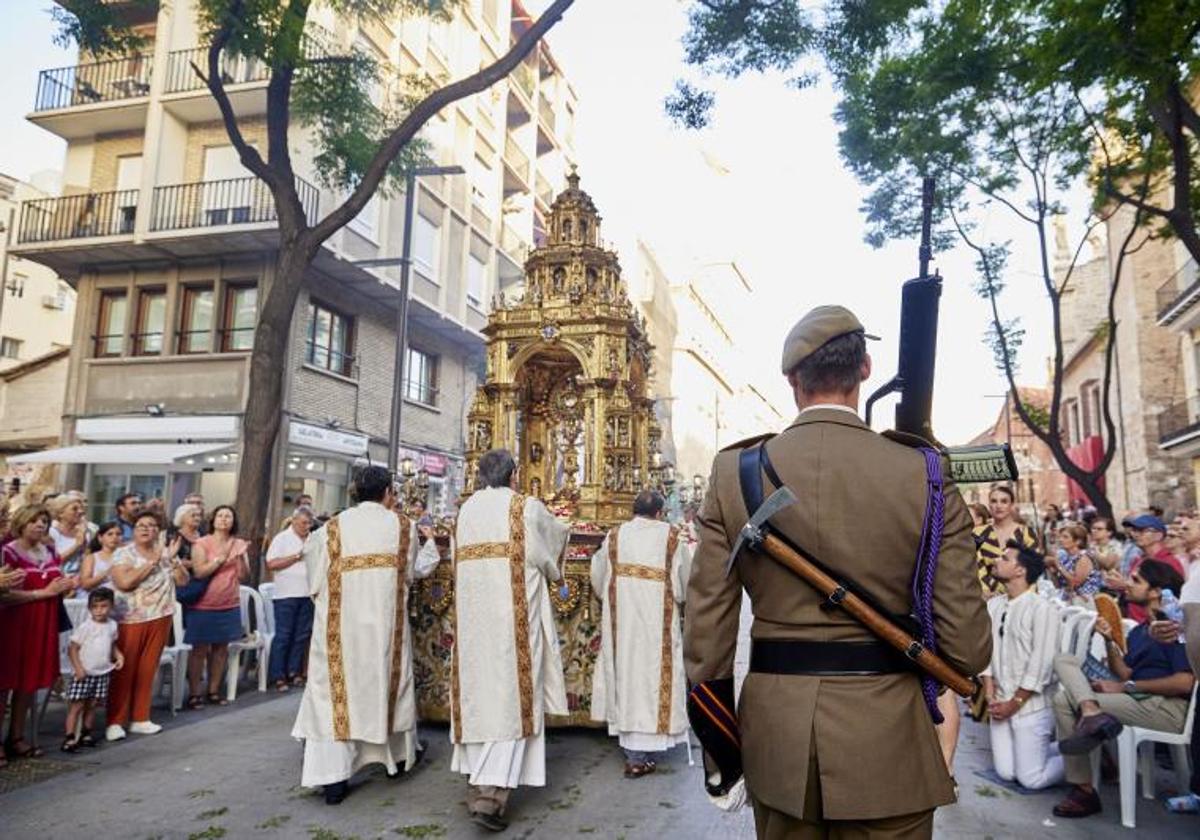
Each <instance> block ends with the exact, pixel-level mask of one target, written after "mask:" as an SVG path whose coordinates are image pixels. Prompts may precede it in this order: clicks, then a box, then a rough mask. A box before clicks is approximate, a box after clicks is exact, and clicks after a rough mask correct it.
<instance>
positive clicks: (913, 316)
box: [865, 177, 1018, 483]
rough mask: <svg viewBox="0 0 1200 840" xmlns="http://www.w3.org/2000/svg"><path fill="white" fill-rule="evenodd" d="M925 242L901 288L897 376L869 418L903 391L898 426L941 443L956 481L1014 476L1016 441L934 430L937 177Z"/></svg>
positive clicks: (929, 185)
mask: <svg viewBox="0 0 1200 840" xmlns="http://www.w3.org/2000/svg"><path fill="white" fill-rule="evenodd" d="M921 187H922V189H921V246H920V250H919V252H918V262H919V272H920V273H919V274H918V275H917V276H916V277H914V278H913V279H911V280H908V281H906V282H905V283H904V285H903V287H901V290H900V359H899V364H898V371H897V373H896V375H895V376H893V377H892V378H891V379H890V380H888V381H887V382H885V383H884V384H883V385H882V386H881V387H879V388H878V389H877V390H876V391H875V392H874V393H873V394H871V396H870V397H868V398H867V405H866V412H865V413H866V420H867V424H868V425H870V423H871V409H872V407H873V406H874V404H875V403H876V402H877V401H878V400H879V399H880V398H882V397H885V396H887V395H888V394H891V393H895V392H897V391H899V392H900V401H899V402H898V403H897V404H896V431H898V432H902V433H904V434H908V435H915V436H917V437H919V438H921V439H922V440H926V441H928V442H930V443H932V444H934V445H935V446H937V447H938V448H939V449H941V450H942V451H943V452H944V453H945V454H946V455H947V456H948V458H949V461H950V477H951V478H952V479H954V481H955V482H957V483H967V482H992V481H1014V480H1016V478H1017V476H1018V472H1017V464H1016V461H1015V460H1014V459H1013V454H1012V447H1010V446H1009V445H1008V444H1007V443H999V444H990V445H985V446H958V447H944V446H941V445H940V444H938V442H937V437H936V436H935V435H934V433H933V426H932V422H931V415H932V411H933V374H934V363H935V361H936V356H937V327H938V309H939V307H940V302H941V301H940V299H941V296H942V276H941V274H939V273H938V272H937V271H934V272H933V273H932V274H931V273H930V271H929V264H930V262H932V260H933V246H932V244H931V241H930V238H931V229H932V227H933V200H934V181H933V178H930V177H926V178H924V179H923V180H922V183H921Z"/></svg>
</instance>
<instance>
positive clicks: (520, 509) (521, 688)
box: [508, 493, 533, 738]
mask: <svg viewBox="0 0 1200 840" xmlns="http://www.w3.org/2000/svg"><path fill="white" fill-rule="evenodd" d="M508 544H509V548H510V551H511V553H510V554H509V571H510V575H509V576H510V579H511V581H512V599H513V637H514V640H515V642H516V653H517V691H518V692H519V694H520V702H521V737H523V738H528V737H529V736H530V735H532V734H533V652H532V650H530V643H529V601H527V600H526V598H525V497H524V496H522V495H521V494H520V493H515V494H513V498H512V502H511V503H510V504H509V508H508Z"/></svg>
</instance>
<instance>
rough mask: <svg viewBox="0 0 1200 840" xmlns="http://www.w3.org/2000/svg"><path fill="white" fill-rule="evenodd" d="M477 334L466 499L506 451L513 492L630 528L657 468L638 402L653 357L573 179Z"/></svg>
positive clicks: (646, 415)
mask: <svg viewBox="0 0 1200 840" xmlns="http://www.w3.org/2000/svg"><path fill="white" fill-rule="evenodd" d="M484 334H485V335H486V336H487V350H488V352H487V378H486V379H485V381H484V383H483V384H482V385H481V386H480V387H479V388H478V390H477V391H476V394H475V402H474V404H473V405H472V407H471V411H470V414H469V415H468V419H469V429H470V439H469V440H468V441H467V487H468V488H473V487H474V485H475V468H476V463H477V461H478V458H479V456H480V455H482V454H483V453H484V452H486V451H487V450H489V449H494V448H497V447H503V448H506V449H509V450H510V451H512V453H513V454H514V456H515V457H516V459H517V463H518V465H519V471H520V483H521V490H522V492H525V493H529V494H531V495H535V496H538V497H540V498H542V499H544V500H546V501H547V502H549V503H551V504H557V505H561V506H562V507H564V508H565V509H567V511H568V512H569V513H571V514H572V515H574V516H576V517H578V518H581V519H586V520H590V521H594V522H597V523H600V524H612V523H616V522H620V521H624V520H626V519H628V518H629V510H630V505H631V503H632V501H633V496H634V494H635V493H636V492H637V491H638V490H639V489H640V488H641V487H642V486H643V484H645V483H647V480H648V479H649V477H650V470H651V469H652V468H655V467H657V462H658V454H657V453H658V451H659V442H660V437H661V431H660V429H659V427H658V424H657V422H655V419H654V401H653V400H652V399H650V398H649V397H647V395H646V394H647V386H648V380H649V378H650V373H651V371H650V358H651V349H652V348H651V346H650V344H649V342H648V340H647V338H646V328H645V323H644V322H643V320H642V319H641V317H640V316H639V315H638V314H637V312H636V311H635V310H634V308H633V305H632V304H631V303H630V302H629V298H628V296H627V294H626V292H625V284H624V283H623V282H622V280H621V267H620V265H619V263H618V261H617V255H616V254H615V253H614V252H612V251H609V250H606V249H605V248H604V247H603V246H602V245H601V244H600V215H599V214H598V213H597V212H596V206H595V204H593V203H592V199H591V196H589V195H588V194H587V193H585V192H583V191H582V190H581V189H579V175H578V174H576V172H575V171H574V169H572V171H571V174H570V175H569V176H568V177H567V189H566V190H564V191H563V192H562V193H560V194H559V195H558V197H557V198H556V199H555V200H554V204H553V205H552V207H551V210H550V218H549V221H548V239H547V242H546V244H545V245H543V246H541V247H539V248H536V249H535V250H534V251H532V252H531V253H530V255H529V258H528V259H527V260H526V262H525V289H524V294H523V296H522V297H521V299H520V300H517V301H505V300H503V299H497V300H496V301H495V306H494V307H493V311H492V314H491V316H490V317H489V318H488V324H487V327H485V328H484Z"/></svg>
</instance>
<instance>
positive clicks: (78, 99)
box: [33, 54, 153, 111]
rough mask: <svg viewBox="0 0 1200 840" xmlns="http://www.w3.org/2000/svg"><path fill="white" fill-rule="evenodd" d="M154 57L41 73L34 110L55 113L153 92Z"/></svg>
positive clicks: (117, 59) (138, 56) (112, 60)
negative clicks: (151, 82)
mask: <svg viewBox="0 0 1200 840" xmlns="http://www.w3.org/2000/svg"><path fill="white" fill-rule="evenodd" d="M152 66H153V62H152V61H151V58H150V56H148V55H140V54H134V55H129V56H124V57H122V58H114V59H110V60H108V61H95V62H92V63H90V64H77V65H74V66H72V67H59V68H56V69H54V70H43V71H42V72H41V73H39V74H38V87H37V100H36V101H35V102H34V103H33V110H34V111H53V110H55V109H57V108H72V107H75V106H77V105H92V104H94V103H97V102H116V101H118V100H122V99H136V98H138V97H139V96H147V95H149V93H150V68H151V67H152Z"/></svg>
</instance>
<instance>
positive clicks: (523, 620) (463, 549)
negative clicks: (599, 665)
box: [450, 493, 533, 744]
mask: <svg viewBox="0 0 1200 840" xmlns="http://www.w3.org/2000/svg"><path fill="white" fill-rule="evenodd" d="M525 498H526V497H525V496H522V495H521V494H520V493H514V494H513V497H512V501H511V502H510V503H509V506H508V542H507V543H472V544H469V545H464V546H458V545H457V544H456V545H455V550H454V589H455V592H456V593H457V592H459V591H461V585H460V582H459V580H458V564H459V563H460V562H468V561H471V560H485V559H489V558H491V559H496V558H500V557H505V556H507V557H508V563H509V581H510V583H511V584H512V606H513V641H514V645H515V651H516V659H517V661H516V666H517V692H518V695H519V697H518V700H519V702H520V706H521V737H522V738H528V737H529V736H530V735H532V734H533V651H532V649H531V646H530V643H529V602H528V601H527V600H526V598H525ZM460 638H461V636H460V635H459V623H458V605H457V603H456V604H455V607H454V644H453V647H452V648H451V650H450V715H451V718H452V719H453V721H454V743H456V744H461V743H462V693H461V683H460V678H459V658H458V646H459V640H460Z"/></svg>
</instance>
